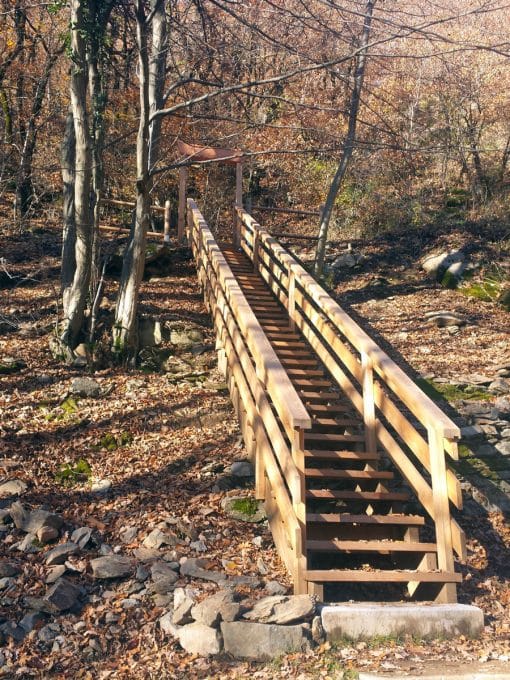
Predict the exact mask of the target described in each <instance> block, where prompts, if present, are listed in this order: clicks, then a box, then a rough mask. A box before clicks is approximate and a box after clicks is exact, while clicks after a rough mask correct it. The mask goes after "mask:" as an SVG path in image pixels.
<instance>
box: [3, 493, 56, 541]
mask: <svg viewBox="0 0 510 680" xmlns="http://www.w3.org/2000/svg"><path fill="white" fill-rule="evenodd" d="M9 513H10V515H11V517H12V521H13V522H14V525H15V527H16V528H17V529H21V530H22V531H25V532H27V533H31V534H36V533H37V531H38V530H39V529H40V528H41V527H54V528H55V529H60V528H61V527H62V525H63V524H64V520H63V519H62V517H60V515H55V514H54V513H52V512H48V511H47V510H41V509H37V510H32V511H30V510H27V509H26V508H25V507H23V505H22V504H21V503H20V502H19V501H16V502H15V503H13V504H12V505H11V507H10V508H9Z"/></svg>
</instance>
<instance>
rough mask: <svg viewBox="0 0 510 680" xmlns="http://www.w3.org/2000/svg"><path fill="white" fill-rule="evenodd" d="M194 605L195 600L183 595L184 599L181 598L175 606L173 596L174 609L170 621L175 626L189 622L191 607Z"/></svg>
mask: <svg viewBox="0 0 510 680" xmlns="http://www.w3.org/2000/svg"><path fill="white" fill-rule="evenodd" d="M194 605H195V600H193V599H192V598H191V597H188V596H187V595H185V596H184V599H183V600H181V601H180V602H179V604H178V605H177V606H175V597H174V607H175V609H174V611H173V615H172V623H174V624H175V625H176V626H183V625H185V624H186V623H191V609H192V608H193V606H194Z"/></svg>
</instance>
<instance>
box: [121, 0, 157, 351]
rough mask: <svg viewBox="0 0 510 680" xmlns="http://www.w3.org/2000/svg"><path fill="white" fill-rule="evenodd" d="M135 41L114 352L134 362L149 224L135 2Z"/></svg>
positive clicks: (144, 81) (141, 21)
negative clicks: (130, 192) (132, 180)
mask: <svg viewBox="0 0 510 680" xmlns="http://www.w3.org/2000/svg"><path fill="white" fill-rule="evenodd" d="M135 13H136V40H137V45H138V62H139V65H138V70H139V90H140V121H139V126H138V136H137V140H136V171H137V180H136V209H135V210H136V214H135V224H134V227H133V229H132V230H131V235H130V239H129V243H128V246H127V249H126V253H125V255H124V261H123V265H122V274H121V280H120V287H119V295H118V298H117V307H116V310H115V325H114V328H113V351H114V352H115V353H116V354H117V356H118V357H119V358H122V359H123V360H125V361H129V362H131V363H132V362H134V361H135V360H136V354H137V350H138V323H137V321H138V320H137V313H138V299H139V293H140V284H141V282H142V277H143V270H144V266H145V250H146V241H147V230H148V226H149V222H150V216H149V192H150V188H151V179H150V175H149V164H148V159H149V55H148V46H147V24H146V17H145V10H144V3H143V0H136V9H135Z"/></svg>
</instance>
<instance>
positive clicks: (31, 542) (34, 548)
mask: <svg viewBox="0 0 510 680" xmlns="http://www.w3.org/2000/svg"><path fill="white" fill-rule="evenodd" d="M14 547H15V548H16V549H17V550H19V551H20V552H24V553H38V552H41V547H40V546H39V541H38V540H37V536H36V535H35V534H27V535H26V536H25V538H24V539H23V540H22V541H20V542H19V543H16V544H15V546H14Z"/></svg>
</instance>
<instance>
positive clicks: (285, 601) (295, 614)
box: [243, 595, 315, 625]
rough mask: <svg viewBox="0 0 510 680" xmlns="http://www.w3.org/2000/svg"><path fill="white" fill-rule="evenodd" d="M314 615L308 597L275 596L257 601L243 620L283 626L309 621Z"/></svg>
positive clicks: (311, 602) (313, 606)
mask: <svg viewBox="0 0 510 680" xmlns="http://www.w3.org/2000/svg"><path fill="white" fill-rule="evenodd" d="M314 613H315V603H314V601H313V600H312V599H311V597H309V596H308V595H290V596H288V597H287V596H283V595H275V596H272V597H264V598H262V599H261V600H259V601H258V602H257V603H256V604H255V606H254V607H253V609H252V610H251V611H249V612H246V614H243V618H245V619H248V620H250V621H260V622H264V623H277V624H279V625H285V624H288V623H295V622H296V621H302V620H304V619H309V618H310V617H311V616H313V614H314Z"/></svg>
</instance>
